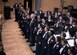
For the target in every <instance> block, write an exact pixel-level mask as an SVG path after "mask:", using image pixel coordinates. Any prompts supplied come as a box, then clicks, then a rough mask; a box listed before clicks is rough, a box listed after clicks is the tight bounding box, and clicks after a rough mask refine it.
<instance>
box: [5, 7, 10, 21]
mask: <svg viewBox="0 0 77 55" xmlns="http://www.w3.org/2000/svg"><path fill="white" fill-rule="evenodd" d="M10 18H11V8H10V7H9V6H4V19H6V20H7V19H10Z"/></svg>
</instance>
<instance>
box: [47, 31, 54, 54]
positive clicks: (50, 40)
mask: <svg viewBox="0 0 77 55" xmlns="http://www.w3.org/2000/svg"><path fill="white" fill-rule="evenodd" d="M54 44H55V37H54V36H53V31H52V30H50V31H49V38H48V40H47V55H52V51H53V46H54Z"/></svg>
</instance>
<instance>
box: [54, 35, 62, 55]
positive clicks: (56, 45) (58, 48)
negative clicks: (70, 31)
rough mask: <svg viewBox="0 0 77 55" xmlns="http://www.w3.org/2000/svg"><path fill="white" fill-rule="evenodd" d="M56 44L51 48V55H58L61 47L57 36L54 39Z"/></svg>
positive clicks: (59, 38)
mask: <svg viewBox="0 0 77 55" xmlns="http://www.w3.org/2000/svg"><path fill="white" fill-rule="evenodd" d="M55 41H56V43H55V44H54V46H53V55H60V53H59V50H60V48H61V47H62V45H61V37H60V36H58V37H56V38H55Z"/></svg>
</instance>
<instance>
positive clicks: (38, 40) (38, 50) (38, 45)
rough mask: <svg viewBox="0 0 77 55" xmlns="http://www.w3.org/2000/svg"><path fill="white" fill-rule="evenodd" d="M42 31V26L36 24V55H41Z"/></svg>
mask: <svg viewBox="0 0 77 55" xmlns="http://www.w3.org/2000/svg"><path fill="white" fill-rule="evenodd" d="M43 34H44V31H43V29H42V25H41V24H38V31H37V36H36V55H42V48H41V47H42V36H43Z"/></svg>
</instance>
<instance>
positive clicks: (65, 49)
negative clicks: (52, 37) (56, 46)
mask: <svg viewBox="0 0 77 55" xmlns="http://www.w3.org/2000/svg"><path fill="white" fill-rule="evenodd" d="M61 44H62V47H61V48H60V50H59V53H60V55H68V48H69V47H68V46H67V40H65V39H64V40H62V41H61Z"/></svg>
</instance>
